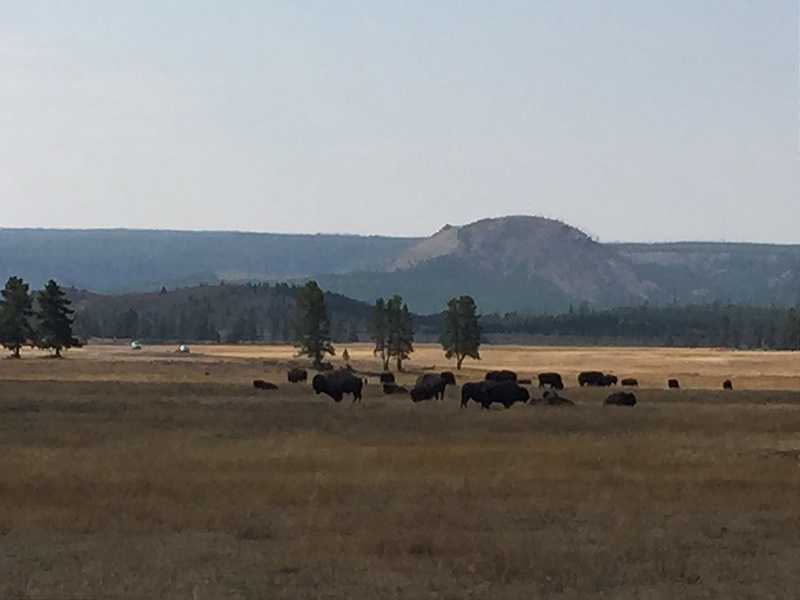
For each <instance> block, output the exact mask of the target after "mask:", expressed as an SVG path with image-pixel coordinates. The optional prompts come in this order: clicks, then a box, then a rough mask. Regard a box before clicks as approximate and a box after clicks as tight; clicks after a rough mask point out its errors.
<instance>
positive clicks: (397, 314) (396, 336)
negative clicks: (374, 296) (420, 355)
mask: <svg viewBox="0 0 800 600" xmlns="http://www.w3.org/2000/svg"><path fill="white" fill-rule="evenodd" d="M386 321H387V332H388V339H387V346H388V352H387V354H388V356H393V357H394V358H395V360H396V361H397V362H396V364H397V371H398V372H399V371H402V370H403V361H404V360H406V359H407V358H408V357H409V356H410V355H411V353H412V352H413V351H414V328H413V326H412V324H411V313H409V311H408V306H407V305H406V303H405V302H403V299H402V298H401V297H400V296H398V295H394V296H392V297H391V298H389V301H388V302H387V303H386ZM387 361H388V357H387Z"/></svg>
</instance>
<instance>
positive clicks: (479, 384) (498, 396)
mask: <svg viewBox="0 0 800 600" xmlns="http://www.w3.org/2000/svg"><path fill="white" fill-rule="evenodd" d="M529 399H530V393H529V392H528V390H527V389H525V388H524V387H522V386H521V385H519V384H517V382H515V381H486V380H483V381H472V382H467V383H465V384H464V385H463V386H461V406H462V407H465V406H467V403H468V402H469V401H470V400H474V401H475V402H477V403H478V404H480V405H481V408H483V409H484V410H488V409H489V407H490V406H491V405H492V404H493V403H495V402H497V403H500V404H502V405H503V406H504V407H505V408H511V406H512V405H513V404H514V403H515V402H527V401H528V400H529Z"/></svg>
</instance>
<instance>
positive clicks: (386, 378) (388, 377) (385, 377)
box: [381, 371, 395, 383]
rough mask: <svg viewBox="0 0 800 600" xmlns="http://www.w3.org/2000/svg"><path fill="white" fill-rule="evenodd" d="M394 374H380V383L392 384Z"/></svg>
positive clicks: (386, 372)
mask: <svg viewBox="0 0 800 600" xmlns="http://www.w3.org/2000/svg"><path fill="white" fill-rule="evenodd" d="M394 382H395V381H394V373H390V372H389V371H384V372H383V373H381V383H394Z"/></svg>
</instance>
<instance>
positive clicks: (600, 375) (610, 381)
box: [253, 368, 733, 410]
mask: <svg viewBox="0 0 800 600" xmlns="http://www.w3.org/2000/svg"><path fill="white" fill-rule="evenodd" d="M286 378H287V381H288V382H289V383H300V382H304V381H307V380H308V372H307V371H306V370H305V369H300V368H292V369H290V370H289V371H288V372H287V375H286ZM379 381H380V385H381V387H382V390H383V393H384V394H387V395H390V394H401V395H408V396H410V398H411V400H412V401H413V402H415V403H416V402H422V401H426V400H444V398H445V391H446V389H447V386H448V385H452V386H456V385H457V384H456V378H455V375H454V374H453V373H452V372H451V371H443V372H441V373H425V374H423V375H420V376H419V377H417V379H416V381H415V383H414V386H413V387H412V388H411V390H408V389H407V388H405V387H403V386H401V385H398V384H397V382H396V380H395V376H394V374H392V373H390V372H383V373H380V375H379ZM618 381H619V380H618V379H617V377H616V375H611V374H609V373H604V372H602V371H582V372H581V373H579V374H578V385H579V386H580V387H591V386H596V387H609V386H612V385H616V384H617V382H618ZM366 383H367V380H366V378H364V379H362V378H361V377H359V376H357V375H355V374H354V372H353V370H352V369H339V370H335V371H327V372H324V373H318V374H317V375H314V377H313V379H312V380H311V387H312V389H313V390H314V392H315V393H317V394H325V395H327V396H330V398H331V399H333V400H334V402H341V401H342V399H343V398H344V396H345V395H348V394H349V395H351V396H352V397H353V402H360V401H361V398H362V390H363V388H364V385H366ZM619 383H620V385H622V386H626V387H637V386H638V385H639V382H638V381H637V380H636V379H635V378H633V377H626V378H624V379H622V380H621V381H619ZM524 384H528V385H530V384H532V380H531V379H519V378H518V377H517V374H516V373H515V372H514V371H509V370H505V369H504V370H499V371H489V372H488V373H486V375H485V376H484V378H483V379H482V380H481V381H468V382H466V383H464V384H463V385H462V386H461V407H462V408H464V407H467V406H468V404H469V401H470V400H472V401H473V402H475V403H476V404H479V405H480V406H481V408H482V409H484V410H488V409H489V408H490V407H491V405H492V404H501V405H502V406H503V407H504V408H511V406H513V405H514V404H515V403H517V402H523V403H527V402H528V401H530V400H531V394H530V391H529V390H528V389H527V388H526V387H524ZM538 384H539V388H547V389H545V390H544V391H543V392H542V398H541V400H538V399H536V400H535V402H537V403H541V404H544V405H546V406H570V405H573V404H574V403H573V402H571V401H570V400H568V399H567V398H564V397H562V396H561V395H559V393H558V392H559V391H560V390H563V389H564V380H563V379H562V378H561V375H560V374H559V373H556V372H547V373H539V375H538ZM253 387H254V388H255V389H257V390H276V389H278V386H277V385H275V384H274V383H270V382H268V381H264V380H263V379H256V380H254V381H253ZM667 387H668V388H670V389H680V384H679V382H678V380H677V379H674V378H671V379H669V380H668V381H667ZM722 389H725V390H732V389H733V383H732V382H731V380H730V379H726V380H725V381H723V382H722ZM603 404H604V405H607V406H634V405H636V396H635V395H634V394H633V393H631V392H623V391H618V392H614V393H613V394H611V395H610V396H608V397H607V398H606V399H605V400H604V401H603Z"/></svg>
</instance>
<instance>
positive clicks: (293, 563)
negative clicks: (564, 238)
mask: <svg viewBox="0 0 800 600" xmlns="http://www.w3.org/2000/svg"><path fill="white" fill-rule="evenodd" d="M347 348H348V352H349V353H350V356H351V363H352V364H353V365H354V366H356V368H358V369H360V370H363V371H369V372H375V371H377V370H378V365H377V363H376V362H375V360H374V359H373V357H372V355H371V352H370V350H369V347H368V346H366V345H351V346H348V347H347ZM172 349H173V348H172V347H169V348H167V347H161V348H158V347H146V348H144V349H143V350H141V351H137V352H133V351H131V350H129V349H128V348H127V347H125V346H111V345H106V346H103V345H96V344H92V345H89V346H87V347H86V348H83V349H77V350H70V351H69V352H67V353H66V358H65V359H64V360H48V359H45V358H43V357H42V356H41V355H39V354H37V353H35V352H32V351H28V352H23V359H22V360H17V361H15V360H5V359H3V360H0V557H2V560H0V599H5V598H123V597H124V598H342V599H343V598H405V599H417V598H419V599H422V598H431V599H433V598H447V599H457V598H470V599H490V598H491V599H494V598H502V599H511V600H516V599H519V600H522V599H526V600H527V599H532V598H555V599H559V600H561V599H572V598H575V599H578V598H605V599H617V598H618V599H628V598H630V599H652V600H660V599H665V600H666V599H669V600H674V599H678V598H720V599H731V598H735V599H739V598H752V599H759V600H760V599H766V598H778V599H784V598H785V599H792V598H800V470H799V469H798V452H799V451H800V354H798V353H796V352H795V353H791V352H730V351H723V350H713V349H678V348H672V349H642V348H540V347H535V348H528V347H510V346H499V347H489V346H487V347H484V348H483V349H482V355H483V360H482V361H480V362H476V361H472V362H470V361H467V362H466V363H465V369H464V370H463V371H462V372H460V373H458V374H457V375H458V380H459V383H463V382H464V381H467V380H470V379H477V378H480V377H482V375H483V373H484V372H485V371H486V370H488V369H494V368H501V367H505V368H511V369H514V370H517V371H518V372H519V373H520V376H521V377H531V376H535V374H536V373H537V372H539V371H545V370H547V371H551V370H554V371H559V372H561V373H562V375H563V376H564V378H565V382H566V383H567V389H566V390H564V392H563V395H564V396H566V397H568V398H570V399H572V400H573V401H574V402H575V404H576V406H574V407H563V408H556V407H545V406H541V405H534V404H529V405H523V404H518V405H515V406H513V407H512V408H511V409H509V410H503V409H496V410H491V411H488V412H487V411H481V410H480V409H479V408H478V407H477V406H476V405H471V406H470V407H469V408H468V409H460V408H459V406H458V404H459V403H458V400H457V398H458V391H457V390H455V389H449V390H448V393H447V399H446V400H445V401H444V402H423V403H419V404H413V403H412V402H411V401H410V400H409V399H408V397H398V396H383V395H382V394H381V390H380V387H379V385H377V383H376V378H375V377H373V376H369V384H368V385H367V387H366V389H365V395H364V400H363V402H362V403H359V404H353V403H351V402H350V400H349V397H348V398H346V399H345V401H344V402H342V403H341V404H336V403H334V402H333V401H332V400H330V399H329V398H328V397H326V396H316V395H314V393H313V391H312V390H311V389H310V386H309V384H308V383H306V384H297V385H290V384H287V383H286V382H285V371H286V366H287V364H288V363H289V362H290V361H291V360H292V358H293V350H292V349H291V348H288V347H267V346H211V345H209V346H195V347H192V353H191V354H189V355H177V354H175V353H173V352H172V351H171V350H172ZM340 349H341V348H340ZM333 360H334V363H335V364H340V362H341V361H339V360H337V359H333ZM423 369H424V370H427V369H435V370H444V369H452V364H448V362H447V361H445V360H444V358H443V356H442V352H441V348H437V347H435V346H420V347H419V348H418V349H417V351H416V352H415V353H414V360H412V361H410V362H409V363H408V372H407V373H404V374H402V375H400V377H399V381H400V383H403V384H406V385H408V384H410V383H412V382H413V380H414V378H415V377H416V376H417V375H418V374H419V373H420V372H421V371H422V370H423ZM585 369H598V370H604V371H607V372H613V373H615V374H617V375H618V376H620V377H625V376H633V377H637V378H638V379H639V382H640V386H641V387H640V388H639V389H638V390H635V393H636V395H637V398H638V400H639V404H638V405H637V406H636V407H634V408H621V407H603V406H601V403H602V400H603V398H604V397H605V396H606V395H607V394H608V393H609V391H608V390H603V389H596V388H578V387H577V385H576V383H575V376H576V375H577V373H578V372H579V371H580V370H585ZM669 377H676V378H678V379H679V380H680V381H681V386H682V389H680V390H667V389H666V380H667V378H669ZM728 377H729V378H731V379H732V380H733V383H734V387H735V389H734V390H733V391H723V390H722V389H720V387H721V382H722V380H723V379H725V378H728ZM254 378H262V379H267V380H271V381H273V382H275V383H278V384H279V386H280V389H279V390H277V391H272V392H265V391H257V390H254V389H253V387H252V385H251V384H252V380H253V379H254ZM531 392H532V395H533V396H534V397H536V396H540V393H539V390H538V389H537V388H535V387H534V388H531Z"/></svg>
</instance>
